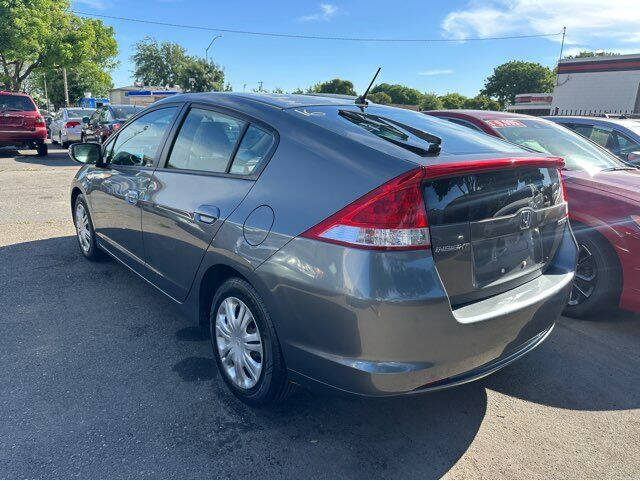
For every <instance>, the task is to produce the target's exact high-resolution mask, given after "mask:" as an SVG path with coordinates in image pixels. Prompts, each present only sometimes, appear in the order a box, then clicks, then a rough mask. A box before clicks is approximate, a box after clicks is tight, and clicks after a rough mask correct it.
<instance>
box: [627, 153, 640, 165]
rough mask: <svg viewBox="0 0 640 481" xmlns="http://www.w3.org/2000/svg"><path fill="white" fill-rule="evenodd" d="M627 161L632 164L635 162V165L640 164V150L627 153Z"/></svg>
mask: <svg viewBox="0 0 640 481" xmlns="http://www.w3.org/2000/svg"><path fill="white" fill-rule="evenodd" d="M627 162H629V163H630V164H633V165H638V164H640V152H638V151H636V152H629V153H628V154H627Z"/></svg>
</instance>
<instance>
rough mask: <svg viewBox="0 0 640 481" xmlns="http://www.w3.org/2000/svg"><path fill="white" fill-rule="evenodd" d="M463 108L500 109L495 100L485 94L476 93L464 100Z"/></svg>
mask: <svg viewBox="0 0 640 481" xmlns="http://www.w3.org/2000/svg"><path fill="white" fill-rule="evenodd" d="M464 108H465V109H474V110H502V107H501V106H500V103H499V102H498V101H497V100H493V99H492V98H489V97H487V96H486V95H476V96H475V97H472V98H468V99H466V100H465V101H464Z"/></svg>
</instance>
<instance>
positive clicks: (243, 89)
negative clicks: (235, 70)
mask: <svg viewBox="0 0 640 481" xmlns="http://www.w3.org/2000/svg"><path fill="white" fill-rule="evenodd" d="M245 90H247V84H242V91H243V92H244V91H245Z"/></svg>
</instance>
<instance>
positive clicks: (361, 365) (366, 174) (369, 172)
mask: <svg viewBox="0 0 640 481" xmlns="http://www.w3.org/2000/svg"><path fill="white" fill-rule="evenodd" d="M191 103H198V104H207V105H210V106H212V107H213V108H216V109H220V110H221V111H225V112H227V113H228V114H230V115H236V116H238V117H239V118H243V119H247V120H249V121H251V122H257V123H263V124H266V125H268V126H269V127H270V128H271V129H273V130H274V131H275V132H277V134H278V137H279V138H278V143H277V148H276V149H275V151H274V152H272V154H271V155H270V156H269V158H268V159H266V161H265V162H264V163H263V164H262V165H260V166H259V168H258V169H257V172H256V174H255V175H253V176H249V177H244V178H238V177H237V176H231V175H201V174H184V173H175V172H174V173H168V172H167V169H163V166H164V162H165V161H166V155H167V151H168V149H169V146H170V141H168V140H165V145H163V146H162V149H161V154H160V155H159V156H158V160H157V162H156V164H155V165H154V166H153V167H152V168H148V169H143V168H133V169H132V170H133V171H135V175H134V178H135V177H136V176H137V177H138V178H143V179H146V180H145V182H149V183H151V184H152V185H153V187H152V188H151V189H149V190H148V191H147V194H146V195H145V196H144V202H141V203H140V207H139V208H140V226H141V232H140V239H141V241H140V242H141V243H140V244H139V245H138V246H137V247H140V248H141V249H142V252H143V255H142V257H145V258H146V262H144V261H143V263H142V264H143V265H141V264H140V262H139V261H132V260H131V259H130V258H129V255H128V254H127V252H126V251H121V250H118V249H114V246H113V243H112V240H111V239H108V237H109V236H108V235H106V234H105V231H104V228H103V227H102V226H101V225H100V226H96V230H97V232H98V235H99V237H98V241H99V244H100V245H101V247H102V248H104V249H105V250H106V251H108V252H109V253H111V254H112V255H114V256H115V257H116V258H117V259H118V260H120V261H121V262H123V264H125V265H127V266H128V267H129V268H131V269H132V270H134V272H136V273H137V274H139V275H140V276H141V277H142V278H144V279H146V280H147V281H149V282H150V283H151V284H152V285H154V286H155V287H156V288H158V289H160V290H161V291H163V292H164V293H165V294H167V295H169V296H170V297H171V298H172V299H173V300H174V301H176V303H177V304H178V305H179V306H181V308H182V309H183V310H184V312H185V314H186V315H188V316H189V317H190V318H193V319H196V320H199V321H200V322H207V320H208V315H209V309H210V307H211V306H210V301H211V297H212V296H211V292H210V289H208V283H209V282H211V279H212V278H213V277H214V275H215V274H216V273H218V272H229V271H230V270H231V269H232V270H233V271H232V272H236V273H237V275H241V276H243V277H245V278H246V279H247V280H248V281H249V282H250V283H251V284H252V286H253V287H254V288H255V289H256V290H257V291H258V293H259V294H260V295H261V297H262V298H263V300H264V302H265V304H266V305H267V307H268V309H269V311H270V314H271V317H272V319H273V320H274V323H275V327H276V332H277V335H278V339H279V341H280V344H281V347H282V352H283V355H284V357H285V361H286V364H287V367H288V369H289V371H290V372H291V375H292V377H293V379H294V380H295V381H297V382H300V383H309V384H314V385H326V386H331V387H333V388H337V389H340V390H342V391H344V392H349V393H354V394H360V395H368V396H387V395H394V394H400V393H411V392H423V391H425V390H430V389H439V388H442V387H444V386H446V385H449V384H450V385H455V384H459V383H460V382H465V381H467V380H472V379H475V378H477V377H479V376H481V375H486V374H488V373H489V372H492V371H493V370H495V369H497V368H499V367H502V366H503V365H505V364H506V363H507V362H511V361H512V360H514V359H515V358H517V357H519V356H520V355H522V354H524V353H526V352H528V350H530V349H532V348H533V347H535V346H536V345H537V344H539V342H541V340H542V339H543V338H544V337H545V336H546V335H547V334H548V332H549V331H550V329H551V328H552V326H553V323H554V322H555V320H556V319H557V317H558V315H559V314H560V311H561V310H562V308H563V307H564V305H565V302H566V298H567V296H568V293H569V289H570V286H571V282H570V281H571V278H572V276H573V268H574V266H575V256H576V248H575V241H574V239H573V236H572V233H571V231H570V228H569V227H568V224H567V225H566V227H565V230H564V234H563V236H562V241H561V246H560V248H559V249H558V252H557V254H556V256H555V259H554V260H553V262H552V265H551V267H550V268H549V269H548V270H547V271H546V272H545V273H544V274H543V275H542V276H540V277H537V278H536V279H534V280H532V281H530V282H527V283H526V284H523V285H521V286H519V287H518V288H517V289H513V290H510V291H508V292H506V293H503V294H501V295H498V296H493V297H490V298H488V299H483V300H482V301H479V302H476V303H474V305H475V306H474V305H471V306H466V307H463V308H458V309H452V307H451V304H450V302H449V299H448V297H447V293H446V291H445V288H444V287H443V284H442V282H441V279H440V277H439V275H438V270H437V268H436V266H435V263H434V260H433V257H432V255H431V252H430V251H429V250H415V251H403V252H379V251H371V250H361V249H353V248H347V247H343V246H337V245H334V244H327V243H324V242H318V241H315V240H310V239H306V238H303V237H300V234H301V233H303V232H304V231H306V230H307V229H309V228H310V227H312V226H313V225H315V224H317V223H318V222H320V221H322V220H323V219H325V218H327V217H328V216H330V215H331V214H333V213H334V212H336V211H338V210H340V209H341V208H343V207H344V206H345V205H348V204H349V203H351V202H353V201H354V200H356V199H357V198H359V197H361V196H362V195H364V194H365V193H367V192H369V191H371V190H372V189H374V188H376V187H378V186H379V185H381V184H383V183H385V182H386V181H388V180H390V179H392V178H394V177H396V176H398V175H400V174H403V173H405V172H408V171H410V170H412V169H415V168H416V167H418V166H419V165H426V166H428V165H430V164H432V163H442V162H450V161H452V160H455V161H462V160H473V159H479V158H483V159H486V158H488V157H489V156H490V157H491V158H496V157H510V156H523V155H524V156H532V155H533V156H535V155H536V154H531V153H529V152H525V151H523V150H520V149H519V148H517V147H515V146H513V145H511V144H507V143H504V142H501V141H499V140H494V139H491V138H489V137H488V136H485V135H482V134H477V136H478V139H480V140H477V139H476V138H475V137H474V134H470V131H469V130H468V129H466V128H464V127H459V126H456V125H455V124H451V123H449V122H447V121H443V120H439V119H435V118H431V117H427V116H424V115H420V114H416V118H417V119H418V118H419V119H425V120H424V121H422V120H421V122H422V123H421V125H424V128H425V129H426V128H429V130H430V131H431V132H435V134H436V135H441V136H442V137H443V139H444V140H443V143H442V147H443V152H442V153H441V155H440V156H436V157H421V156H418V155H416V154H414V153H412V152H409V151H407V150H405V149H403V148H401V147H398V146H396V145H393V144H390V143H388V142H386V141H384V140H380V139H378V138H377V137H375V136H373V135H362V133H361V132H358V131H357V129H356V130H354V129H352V127H351V126H350V125H349V124H345V125H343V128H342V129H340V128H336V126H335V125H334V124H331V122H323V121H326V120H327V119H328V118H329V117H331V115H329V113H330V112H331V109H336V108H345V109H355V108H356V107H355V106H354V105H353V104H352V103H351V101H350V100H348V99H346V100H345V99H336V98H323V97H309V96H251V95H243V94H192V95H180V96H175V97H172V98H171V99H170V100H167V101H161V102H157V103H156V104H154V106H152V107H151V110H152V109H154V108H162V106H163V105H169V104H171V105H178V106H181V107H182V111H181V114H180V115H183V113H184V112H185V111H186V109H187V108H188V105H189V104H191ZM370 108H371V109H372V110H375V111H376V113H378V115H382V114H386V115H404V113H402V112H399V113H396V112H395V111H396V110H397V109H393V108H390V107H382V106H375V105H372V106H371V107H370ZM148 111H149V110H147V111H145V112H148ZM145 112H143V113H141V114H139V115H138V116H140V115H144V113H145ZM314 112H316V113H314ZM317 112H323V115H320V114H318V113H317ZM178 117H180V116H178ZM132 120H134V119H132ZM178 122H179V120H176V123H175V124H174V125H173V127H172V128H171V129H170V132H169V133H168V134H167V137H168V138H171V137H172V136H174V135H175V132H176V130H177V125H178ZM125 127H126V125H125V126H123V129H124V128H125ZM420 128H422V127H420ZM469 135H471V137H469ZM448 138H455V139H458V140H456V141H455V142H453V141H452V142H448V140H447V139H448ZM469 138H470V139H471V140H469ZM487 139H488V140H487ZM474 143H475V145H476V148H475V150H476V151H475V152H474V151H473V150H474V148H473V145H474ZM104 176H105V169H103V168H100V167H96V166H91V165H88V166H84V167H82V168H81V169H80V170H79V172H78V174H77V175H76V178H75V179H74V181H73V184H72V190H73V192H74V193H75V192H82V193H84V194H85V195H86V196H87V197H88V198H89V200H90V201H89V209H90V212H91V215H92V216H93V215H94V212H98V211H100V210H101V209H104V208H105V206H104V205H103V206H98V205H96V203H97V202H103V201H95V200H94V199H95V197H94V196H92V195H91V194H92V193H93V192H94V191H95V190H96V189H99V188H100V184H101V183H102V182H104ZM172 178H176V179H178V178H179V179H180V180H172ZM191 179H193V180H191ZM128 182H132V181H131V180H128ZM163 182H165V183H169V182H171V183H174V182H175V183H176V184H175V185H174V186H171V187H168V186H167V187H166V188H163V186H162V183H163ZM155 183H157V185H156V184H155ZM225 184H226V185H225ZM180 186H181V187H180ZM215 186H218V188H215ZM194 188H195V190H197V194H196V195H194V194H193V192H192V191H193V190H194ZM181 192H184V194H183V195H181ZM207 192H211V194H210V195H209V194H207ZM165 193H166V196H165ZM163 196H164V197H163ZM225 202H226V204H225ZM199 203H206V204H211V205H215V206H217V207H219V208H220V218H219V221H217V222H216V225H215V226H212V227H211V228H210V229H209V230H206V229H203V228H202V226H199V225H198V224H197V223H196V222H194V221H193V217H192V216H191V215H190V214H192V212H193V210H194V207H195V206H196V204H199ZM223 204H224V205H223ZM159 206H160V207H161V208H160V209H159ZM167 209H168V210H169V212H167ZM116 217H117V216H116ZM114 222H116V220H114ZM122 222H125V218H123V219H122ZM122 227H126V229H128V230H129V231H130V232H129V234H128V235H130V236H135V239H138V237H137V234H136V233H135V229H134V228H133V227H132V225H131V222H130V221H129V224H128V225H124V226H122ZM145 236H155V237H156V241H157V242H158V245H164V246H165V249H164V251H163V252H161V253H160V254H158V253H156V254H154V253H151V254H150V253H148V252H146V251H145V242H144V241H143V239H144V238H145ZM132 242H134V243H135V241H132ZM127 250H129V251H130V250H132V249H127ZM171 252H174V253H178V252H192V254H190V259H191V261H190V262H188V263H186V262H181V259H180V257H179V256H176V259H173V260H171V259H168V257H167V256H169V255H170V254H171ZM154 255H159V256H160V257H159V258H161V259H163V261H164V262H165V266H168V267H166V268H167V269H175V270H176V272H177V274H176V275H177V276H178V277H179V278H180V279H181V281H180V282H170V281H167V282H165V283H163V282H162V279H161V277H162V275H163V273H162V272H160V271H161V270H162V263H161V262H160V263H158V262H157V261H153V258H154ZM138 257H139V256H138ZM195 259H197V261H196V260H195ZM149 261H151V263H150V262H149ZM154 262H155V264H156V265H151V264H152V263H154ZM158 264H160V268H159V266H158ZM505 306H507V307H506V308H505ZM492 313H493V314H494V315H492ZM447 380H450V381H447Z"/></svg>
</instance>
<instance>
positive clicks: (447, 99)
mask: <svg viewBox="0 0 640 481" xmlns="http://www.w3.org/2000/svg"><path fill="white" fill-rule="evenodd" d="M467 100H468V99H467V97H465V96H464V95H462V94H459V93H457V92H452V93H448V94H445V95H441V96H440V101H441V102H442V107H443V108H445V109H461V108H464V106H465V102H466V101H467Z"/></svg>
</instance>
